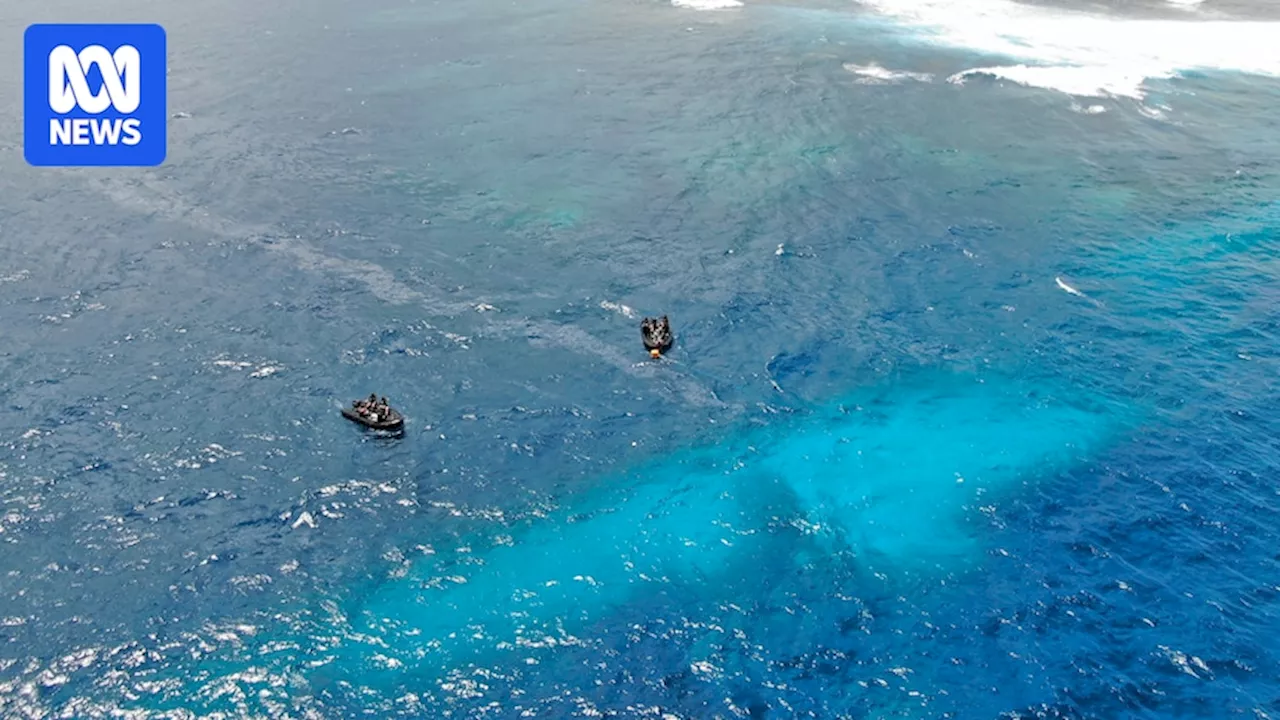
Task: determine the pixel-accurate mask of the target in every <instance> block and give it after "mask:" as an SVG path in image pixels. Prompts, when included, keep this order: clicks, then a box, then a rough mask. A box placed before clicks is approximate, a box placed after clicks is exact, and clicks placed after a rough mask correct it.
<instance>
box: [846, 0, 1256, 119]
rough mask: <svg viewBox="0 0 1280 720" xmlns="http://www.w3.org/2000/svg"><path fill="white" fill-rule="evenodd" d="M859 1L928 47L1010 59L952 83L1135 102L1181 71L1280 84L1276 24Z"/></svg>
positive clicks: (996, 3)
mask: <svg viewBox="0 0 1280 720" xmlns="http://www.w3.org/2000/svg"><path fill="white" fill-rule="evenodd" d="M858 2H860V3H861V4H862V5H864V6H865V7H868V8H870V9H872V10H874V11H876V12H878V13H880V14H882V15H885V16H888V17H890V18H892V19H894V20H896V21H897V22H898V23H899V24H900V25H901V26H902V27H905V28H908V29H910V30H912V31H915V32H916V33H917V34H918V37H920V38H921V39H922V40H925V41H927V42H930V43H933V44H936V45H942V46H946V47H953V48H962V49H965V50H972V51H977V52H983V53H990V54H993V55H1001V56H1005V57H1008V58H1011V59H1014V60H1015V61H1017V62H1015V63H1011V64H1009V65H999V66H994V67H984V68H975V69H973V70H967V71H965V72H962V73H957V74H956V75H953V76H952V77H951V78H950V79H951V80H952V81H953V82H963V80H964V79H965V78H967V77H969V76H971V75H974V74H984V75H991V76H994V77H1000V78H1004V79H1006V80H1010V81H1013V82H1018V83H1022V84H1025V85H1034V86H1037V87H1044V88H1050V89H1054V90H1059V91H1061V92H1064V93H1069V94H1072V95H1084V96H1094V97H1100V96H1106V95H1116V96H1123V97H1132V98H1138V99H1141V98H1143V97H1144V96H1145V92H1144V90H1143V87H1142V85H1143V83H1144V82H1145V81H1146V80H1149V79H1157V78H1169V77H1173V76H1175V75H1176V74H1178V73H1179V72H1181V71H1186V70H1216V71H1234V72H1242V73H1249V74H1257V75H1267V76H1272V77H1280V41H1277V38H1280V22H1263V21H1226V20H1213V21H1209V20H1190V19H1188V20H1143V19H1134V18H1121V17H1115V16H1107V15H1098V14H1089V13H1083V12H1078V11H1071V10H1065V9H1055V8H1046V7H1038V6H1032V5H1023V4H1020V3H1016V2H1012V1H1011V0H858ZM1184 4H1190V3H1184Z"/></svg>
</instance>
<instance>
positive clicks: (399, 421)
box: [342, 408, 404, 430]
mask: <svg viewBox="0 0 1280 720" xmlns="http://www.w3.org/2000/svg"><path fill="white" fill-rule="evenodd" d="M342 416H343V417H345V418H346V419H348V420H352V421H355V422H358V423H360V424H361V425H364V426H365V427H368V428H373V429H374V430H399V429H400V428H401V427H402V426H403V425H404V416H403V415H401V414H400V413H399V412H397V411H396V410H391V409H389V410H388V413H387V418H386V419H385V420H380V421H379V422H374V421H372V420H370V419H369V418H367V417H364V416H362V415H361V414H360V413H358V412H356V411H355V410H354V409H353V408H342Z"/></svg>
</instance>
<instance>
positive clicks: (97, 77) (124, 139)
mask: <svg viewBox="0 0 1280 720" xmlns="http://www.w3.org/2000/svg"><path fill="white" fill-rule="evenodd" d="M166 52H167V48H166V38H165V32H164V29H163V28H162V27H160V26H159V25H128V24H99V25H83V24H82V25H56V24H36V25H32V26H30V27H28V28H27V32H26V35H25V38H24V65H25V67H24V88H23V90H24V96H25V102H24V116H25V117H24V137H23V150H24V152H25V154H26V157H27V162H28V163H30V164H32V165H40V166H123V165H133V166H143V165H159V164H160V163H162V162H163V161H164V157H165V154H166V147H165V145H166V135H167V127H166V121H167V111H166V84H167V77H166V75H167V73H166V68H165V66H166Z"/></svg>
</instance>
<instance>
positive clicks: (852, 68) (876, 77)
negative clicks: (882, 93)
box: [844, 63, 933, 83]
mask: <svg viewBox="0 0 1280 720" xmlns="http://www.w3.org/2000/svg"><path fill="white" fill-rule="evenodd" d="M844 69H845V70H848V71H849V72H851V73H853V74H854V75H857V76H859V77H860V78H862V80H861V81H862V82H870V83H893V82H902V81H903V80H916V81H918V82H930V81H932V80H933V75H930V74H929V73H921V72H910V71H908V70H889V69H887V68H883V67H880V66H879V65H877V64H875V63H871V64H870V65H855V64H853V63H845V64H844Z"/></svg>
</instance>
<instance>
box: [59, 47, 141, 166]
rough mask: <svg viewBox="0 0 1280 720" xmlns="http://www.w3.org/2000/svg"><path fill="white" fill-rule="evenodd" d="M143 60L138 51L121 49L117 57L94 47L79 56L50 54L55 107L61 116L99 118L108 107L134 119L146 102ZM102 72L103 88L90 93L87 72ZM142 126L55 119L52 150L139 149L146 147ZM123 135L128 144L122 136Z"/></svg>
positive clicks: (126, 121)
mask: <svg viewBox="0 0 1280 720" xmlns="http://www.w3.org/2000/svg"><path fill="white" fill-rule="evenodd" d="M140 63H141V58H140V57H139V55H138V49H137V48H136V47H134V46H132V45H121V46H120V47H119V48H117V49H116V51H115V53H114V54H113V53H111V52H108V51H107V49H106V48H104V47H102V46H101V45H90V46H89V47H87V48H85V49H83V50H81V51H80V52H79V53H77V52H76V51H75V50H72V49H71V47H70V46H67V45H59V46H58V47H56V48H54V49H53V50H52V51H51V52H50V53H49V107H50V108H51V109H52V110H53V111H54V112H56V113H58V114H60V115H66V114H67V113H69V112H71V111H73V110H75V109H76V108H77V107H79V108H80V110H82V111H83V112H86V113H90V114H92V115H97V114H99V113H101V112H103V111H104V110H106V109H107V108H108V107H114V108H115V110H116V112H118V113H121V114H123V115H128V114H129V113H132V112H133V111H135V110H137V109H138V104H139V103H140V102H141V99H142V92H141V90H142V87H141V79H140V75H139V71H140V67H139V64H140ZM95 66H96V67H97V68H98V71H99V72H100V73H101V74H102V88H101V89H100V90H99V91H98V92H97V93H94V92H92V91H90V90H89V78H88V76H87V74H86V73H87V72H88V71H89V69H91V68H93V67H95ZM141 125H142V121H141V120H139V119H138V118H135V117H130V118H127V119H122V118H119V117H116V118H110V119H106V118H97V117H93V118H76V119H74V120H72V119H69V118H62V119H58V118H50V119H49V143H50V144H51V145H90V144H92V145H104V144H105V145H115V144H116V143H119V142H123V143H124V144H125V145H137V144H138V143H139V142H141V141H142V129H141ZM122 134H123V136H124V137H123V139H122V138H121V135H122Z"/></svg>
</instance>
